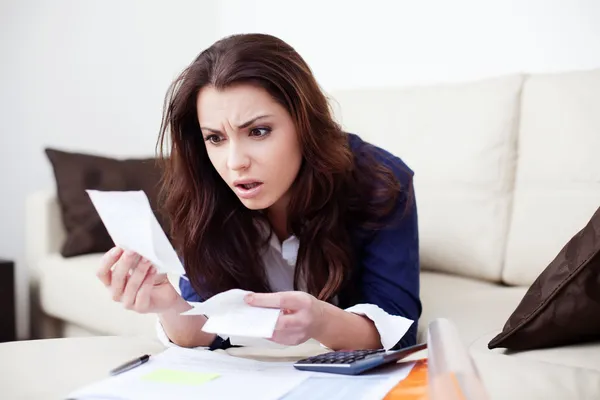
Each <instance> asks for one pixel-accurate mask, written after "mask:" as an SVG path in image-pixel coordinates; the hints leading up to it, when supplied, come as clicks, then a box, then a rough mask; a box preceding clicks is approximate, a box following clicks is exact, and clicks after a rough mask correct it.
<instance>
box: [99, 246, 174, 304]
mask: <svg viewBox="0 0 600 400" xmlns="http://www.w3.org/2000/svg"><path fill="white" fill-rule="evenodd" d="M130 271H131V272H130ZM96 275H97V276H98V278H99V279H100V281H102V283H103V284H104V286H106V287H107V288H108V289H109V290H110V292H111V294H112V298H113V300H114V301H118V302H121V303H122V304H123V306H124V307H125V308H126V309H128V310H134V311H136V312H138V313H142V314H145V313H161V312H164V311H167V310H169V309H172V308H173V307H174V306H175V304H176V303H177V301H181V296H180V295H179V293H177V291H176V290H175V288H174V287H173V285H171V283H170V282H169V280H168V279H167V275H166V274H158V273H157V272H156V267H154V266H153V265H152V264H151V263H150V261H148V260H146V259H144V258H143V257H141V256H140V255H139V254H137V253H134V252H132V251H123V250H122V249H121V248H119V247H114V248H113V249H111V250H110V251H108V252H107V253H106V254H104V256H103V257H102V261H101V263H100V268H99V269H98V271H97V273H96Z"/></svg>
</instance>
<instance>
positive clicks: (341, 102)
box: [330, 75, 523, 281]
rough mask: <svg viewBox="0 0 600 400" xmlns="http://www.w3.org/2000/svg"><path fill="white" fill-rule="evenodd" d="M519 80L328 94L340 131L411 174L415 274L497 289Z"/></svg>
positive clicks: (509, 78)
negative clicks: (437, 274) (466, 279)
mask: <svg viewBox="0 0 600 400" xmlns="http://www.w3.org/2000/svg"><path fill="white" fill-rule="evenodd" d="M522 83H523V77H522V76H517V75H516V76H507V77H501V78H496V79H489V80H483V81H479V82H472V83H463V84H452V85H442V86H438V85H436V86H431V87H419V88H390V89H357V90H346V91H337V92H333V93H331V96H330V97H331V104H332V107H333V109H334V114H335V115H336V117H337V119H338V121H339V122H340V123H341V124H342V126H343V128H344V129H345V130H347V131H350V132H353V133H357V134H359V135H360V136H361V137H363V139H365V140H367V141H369V142H371V143H373V144H376V145H379V146H381V147H383V148H385V149H386V150H388V151H390V152H392V153H394V154H395V155H397V156H399V157H401V158H402V159H403V160H404V161H405V162H406V163H407V164H408V165H409V166H410V167H411V168H412V169H413V170H414V171H415V188H416V196H417V204H418V212H419V229H420V240H421V260H422V268H423V269H429V270H436V271H443V272H448V273H453V274H459V275H463V276H470V277H474V278H480V279H485V280H490V281H500V279H501V277H502V266H503V262H504V254H505V247H506V242H507V239H506V238H507V231H508V229H509V226H508V222H509V219H510V218H509V213H510V205H511V196H512V190H513V184H514V168H515V159H516V144H517V141H516V137H517V128H518V114H519V98H520V92H521V88H522Z"/></svg>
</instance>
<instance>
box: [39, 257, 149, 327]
mask: <svg viewBox="0 0 600 400" xmlns="http://www.w3.org/2000/svg"><path fill="white" fill-rule="evenodd" d="M101 256H102V255H101V254H88V255H83V256H78V257H71V258H63V257H62V256H61V255H59V254H53V255H50V256H48V257H46V258H43V259H41V260H40V261H39V265H38V268H39V271H40V301H41V306H42V308H43V310H44V311H45V312H46V313H47V314H49V315H51V316H53V317H56V318H59V319H62V320H65V321H66V322H69V323H72V324H75V325H79V326H81V327H82V328H85V329H89V330H92V331H96V332H100V333H104V334H108V335H143V336H149V337H156V331H155V323H156V315H155V314H138V313H136V312H133V311H130V310H126V309H124V308H123V306H122V305H121V304H120V303H117V302H114V301H113V300H112V298H111V295H110V293H109V291H108V290H107V289H106V288H105V287H104V285H103V284H102V283H101V282H100V281H99V280H98V278H97V277H96V270H97V269H98V266H99V265H100V257H101Z"/></svg>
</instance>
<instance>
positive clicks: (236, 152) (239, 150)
mask: <svg viewBox="0 0 600 400" xmlns="http://www.w3.org/2000/svg"><path fill="white" fill-rule="evenodd" d="M249 166H250V157H249V156H248V154H247V153H246V151H245V149H244V146H243V145H241V144H240V143H236V142H235V141H233V140H232V141H231V142H230V145H229V154H228V155H227V168H229V169H230V170H232V171H240V170H243V169H246V168H248V167H249Z"/></svg>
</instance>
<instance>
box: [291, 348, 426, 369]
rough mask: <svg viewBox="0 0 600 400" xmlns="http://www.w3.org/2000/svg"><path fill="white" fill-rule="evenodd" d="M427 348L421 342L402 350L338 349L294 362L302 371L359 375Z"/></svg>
mask: <svg viewBox="0 0 600 400" xmlns="http://www.w3.org/2000/svg"><path fill="white" fill-rule="evenodd" d="M426 348H427V343H421V344H417V345H414V346H410V347H405V348H403V349H400V350H391V351H385V350H383V349H378V350H338V351H331V352H329V353H324V354H319V355H318V356H313V357H308V358H305V359H303V360H299V361H297V362H296V363H294V368H296V369H299V370H302V371H313V372H330V373H333V374H344V375H358V374H360V373H362V372H365V371H369V370H371V369H373V368H377V367H380V366H382V365H385V364H389V363H392V362H397V361H399V360H401V359H403V358H404V357H407V356H409V355H410V354H413V353H416V352H417V351H421V350H423V349H426Z"/></svg>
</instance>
